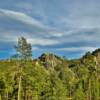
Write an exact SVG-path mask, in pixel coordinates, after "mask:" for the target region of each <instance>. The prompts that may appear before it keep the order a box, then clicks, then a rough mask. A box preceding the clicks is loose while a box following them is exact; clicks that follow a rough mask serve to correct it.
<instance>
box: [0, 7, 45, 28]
mask: <svg viewBox="0 0 100 100" xmlns="http://www.w3.org/2000/svg"><path fill="white" fill-rule="evenodd" d="M0 16H4V17H8V18H12V19H15V20H18V21H21V22H23V23H25V24H28V25H31V26H33V27H37V28H41V29H42V28H44V25H43V24H42V23H40V22H39V21H37V20H36V19H34V18H32V17H30V16H28V15H27V14H25V13H21V12H17V11H12V10H7V9H0Z"/></svg>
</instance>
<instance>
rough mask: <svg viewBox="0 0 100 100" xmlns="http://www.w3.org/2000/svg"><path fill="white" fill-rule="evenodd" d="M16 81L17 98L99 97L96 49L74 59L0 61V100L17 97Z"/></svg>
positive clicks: (99, 62)
mask: <svg viewBox="0 0 100 100" xmlns="http://www.w3.org/2000/svg"><path fill="white" fill-rule="evenodd" d="M20 75H21V81H20V80H19V78H20V77H19V76H20ZM19 82H21V86H20V91H21V94H20V96H21V97H20V98H21V100H100V49H97V50H95V51H93V52H92V53H90V52H88V53H86V54H85V55H84V56H83V57H81V58H80V59H74V60H66V59H64V58H62V57H59V56H57V55H54V54H51V53H50V54H49V53H44V54H42V55H41V56H40V57H39V58H38V59H35V60H33V61H31V60H30V61H26V62H24V61H17V60H5V61H0V100H18V96H19V94H18V93H19Z"/></svg>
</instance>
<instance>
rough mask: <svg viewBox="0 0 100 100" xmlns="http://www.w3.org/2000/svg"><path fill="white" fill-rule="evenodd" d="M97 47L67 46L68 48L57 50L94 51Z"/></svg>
mask: <svg viewBox="0 0 100 100" xmlns="http://www.w3.org/2000/svg"><path fill="white" fill-rule="evenodd" d="M96 48H97V47H88V46H87V47H68V48H67V47H66V48H59V49H57V50H62V51H69V52H75V51H84V52H87V51H94V50H95V49H96Z"/></svg>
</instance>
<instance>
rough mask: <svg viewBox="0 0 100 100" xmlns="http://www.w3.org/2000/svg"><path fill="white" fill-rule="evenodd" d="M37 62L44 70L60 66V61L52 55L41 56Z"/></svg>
mask: <svg viewBox="0 0 100 100" xmlns="http://www.w3.org/2000/svg"><path fill="white" fill-rule="evenodd" d="M39 60H40V61H41V62H42V63H43V64H44V66H45V67H46V68H49V67H55V66H57V65H59V64H62V59H61V58H60V57H58V56H56V55H54V54H51V53H49V54H45V53H44V54H42V55H41V56H40V57H39Z"/></svg>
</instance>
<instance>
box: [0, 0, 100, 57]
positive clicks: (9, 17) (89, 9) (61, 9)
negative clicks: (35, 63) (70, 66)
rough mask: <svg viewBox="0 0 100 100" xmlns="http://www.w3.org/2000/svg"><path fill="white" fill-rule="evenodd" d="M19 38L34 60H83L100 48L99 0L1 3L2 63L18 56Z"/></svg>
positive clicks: (11, 0)
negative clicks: (52, 57) (54, 57)
mask: <svg viewBox="0 0 100 100" xmlns="http://www.w3.org/2000/svg"><path fill="white" fill-rule="evenodd" d="M20 36H24V37H25V38H27V41H28V42H29V43H31V44H32V47H33V56H34V57H37V56H39V55H41V53H43V52H53V53H55V54H58V55H60V56H66V57H68V58H77V57H81V56H82V55H83V54H84V53H85V52H87V51H93V50H95V49H96V48H99V47H100V0H0V58H1V59H3V58H8V57H10V56H11V55H13V54H15V50H14V48H13V47H14V45H15V44H16V43H17V39H18V37H20Z"/></svg>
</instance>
